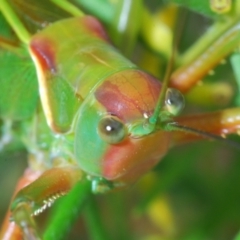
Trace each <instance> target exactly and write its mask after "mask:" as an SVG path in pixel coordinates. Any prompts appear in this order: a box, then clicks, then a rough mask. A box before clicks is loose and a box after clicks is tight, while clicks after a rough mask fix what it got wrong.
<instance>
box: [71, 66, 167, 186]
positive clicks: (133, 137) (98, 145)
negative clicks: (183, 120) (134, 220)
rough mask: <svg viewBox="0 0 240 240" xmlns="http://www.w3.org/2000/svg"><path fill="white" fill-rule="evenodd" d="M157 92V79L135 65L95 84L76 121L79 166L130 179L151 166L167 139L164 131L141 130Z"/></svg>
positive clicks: (165, 146) (156, 97) (115, 177)
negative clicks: (136, 68) (131, 68)
mask: <svg viewBox="0 0 240 240" xmlns="http://www.w3.org/2000/svg"><path fill="white" fill-rule="evenodd" d="M159 91H160V83H159V82H158V81H157V80H155V79H154V78H153V77H152V76H150V75H148V74H146V73H143V72H141V71H139V70H125V71H122V72H121V73H117V74H114V75H112V76H110V77H108V78H107V79H106V80H104V81H103V82H102V83H101V84H99V85H98V86H97V87H96V89H95V90H94V91H93V92H92V94H91V96H90V97H89V98H87V99H86V101H85V103H84V104H83V106H82V107H81V109H80V113H79V117H78V119H77V121H76V131H75V132H76V137H75V155H76V159H77V161H78V163H79V164H80V167H81V168H83V169H84V170H85V171H86V172H87V173H89V174H91V175H95V176H99V177H104V178H106V179H108V180H114V181H134V180H136V179H137V178H138V177H140V176H141V175H142V174H143V173H145V172H147V171H148V170H149V169H150V168H152V167H153V166H154V165H155V164H156V163H157V162H158V161H159V160H160V159H161V157H162V156H163V155H164V154H165V152H166V150H167V146H168V144H169V141H168V140H169V134H168V133H165V132H162V131H154V132H153V133H151V132H148V130H147V129H145V125H146V123H147V122H148V118H149V117H150V116H151V115H152V113H153V111H154V109H155V107H156V103H157V99H158V95H159ZM150 133H151V134H150ZM146 146H148V147H147V148H146Z"/></svg>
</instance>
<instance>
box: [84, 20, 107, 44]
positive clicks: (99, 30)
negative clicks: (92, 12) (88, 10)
mask: <svg viewBox="0 0 240 240" xmlns="http://www.w3.org/2000/svg"><path fill="white" fill-rule="evenodd" d="M80 21H81V22H80V23H81V26H84V27H85V28H86V30H88V31H89V33H90V34H91V35H94V36H96V37H98V38H101V39H103V40H105V41H107V42H109V38H108V35H107V33H106V32H105V30H104V28H103V26H102V24H101V23H100V22H99V21H98V20H97V19H96V18H94V17H92V16H85V17H83V18H80Z"/></svg>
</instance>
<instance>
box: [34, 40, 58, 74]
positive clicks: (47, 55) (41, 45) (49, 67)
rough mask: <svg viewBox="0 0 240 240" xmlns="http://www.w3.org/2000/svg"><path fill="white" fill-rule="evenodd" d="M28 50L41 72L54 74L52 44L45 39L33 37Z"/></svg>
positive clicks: (53, 45)
mask: <svg viewBox="0 0 240 240" xmlns="http://www.w3.org/2000/svg"><path fill="white" fill-rule="evenodd" d="M30 49H31V51H32V52H33V54H34V55H35V57H36V58H37V59H38V62H39V64H40V65H41V67H42V69H43V71H50V72H56V70H57V69H56V64H55V53H56V47H55V44H54V42H52V41H51V40H50V39H47V38H41V37H38V36H36V37H34V38H33V39H32V41H31V43H30Z"/></svg>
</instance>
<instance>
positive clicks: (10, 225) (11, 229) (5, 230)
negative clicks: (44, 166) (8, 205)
mask: <svg viewBox="0 0 240 240" xmlns="http://www.w3.org/2000/svg"><path fill="white" fill-rule="evenodd" d="M40 174H41V172H40V171H37V172H36V171H32V170H31V169H27V170H26V171H25V173H24V175H23V177H22V178H21V179H20V180H19V181H18V184H17V186H16V189H15V193H14V194H16V193H17V192H18V191H19V190H20V189H22V188H24V187H25V186H26V185H28V184H30V183H31V182H33V181H35V180H36V178H38V177H39V175H40ZM10 217H11V212H10V210H8V212H7V214H6V216H5V219H4V222H3V225H2V228H1V231H0V239H2V240H19V239H22V232H21V230H20V228H19V227H18V226H17V225H16V223H15V222H12V221H10Z"/></svg>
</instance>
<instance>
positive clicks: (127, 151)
mask: <svg viewBox="0 0 240 240" xmlns="http://www.w3.org/2000/svg"><path fill="white" fill-rule="evenodd" d="M169 141H170V134H169V133H168V132H161V131H158V132H156V133H155V134H151V135H148V136H145V137H144V138H139V139H131V138H127V139H126V140H125V141H124V142H122V143H120V144H117V145H112V146H111V147H110V148H109V149H108V151H107V152H106V153H105V155H104V157H103V161H102V175H103V177H104V178H106V179H108V180H120V179H121V180H123V181H127V182H134V181H136V180H137V179H138V178H139V177H141V176H142V175H143V174H144V173H146V172H148V171H149V170H150V169H151V168H153V166H155V165H156V164H157V163H158V162H159V161H160V160H161V158H162V157H163V156H164V155H165V154H166V152H167V150H168V148H169Z"/></svg>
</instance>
